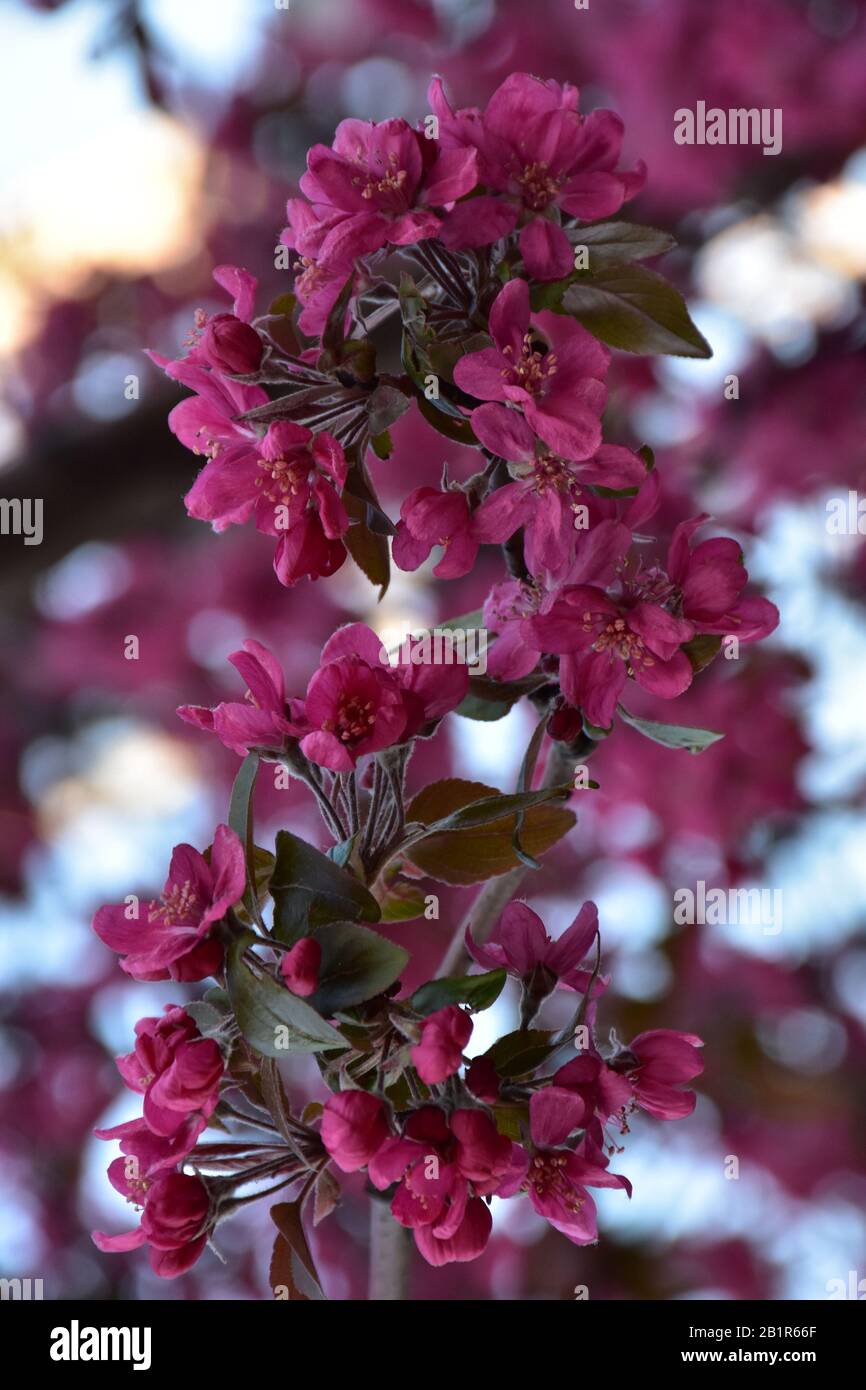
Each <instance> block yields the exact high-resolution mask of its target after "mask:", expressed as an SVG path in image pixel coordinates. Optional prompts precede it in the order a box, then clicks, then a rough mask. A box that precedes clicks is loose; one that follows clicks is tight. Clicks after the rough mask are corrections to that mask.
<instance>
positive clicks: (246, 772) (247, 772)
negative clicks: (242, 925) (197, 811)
mask: <svg viewBox="0 0 866 1390" xmlns="http://www.w3.org/2000/svg"><path fill="white" fill-rule="evenodd" d="M258 773H259V755H258V753H248V754H247V756H246V757H245V758H244V760H243V762H242V763H241V765H240V768H239V769H238V774H237V776H236V777H235V780H234V785H233V787H232V795H231V801H230V802H229V821H228V823H229V828H230V829H231V830H233V831H234V832H235V834H236V835H237V837H238V839H239V840H240V842H241V844H242V845H243V847H244V859H245V861H246V868H247V886H246V891H245V893H244V899H243V902H244V908H245V910H246V913H247V916H248V917H250V918H252V920H253V921H256V922H260V921H261V914H260V912H259V882H258V875H259V869H260V867H261V864H260V862H259V863H257V862H256V847H255V844H254V841H253V792H254V790H255V785H256V778H257V776H258Z"/></svg>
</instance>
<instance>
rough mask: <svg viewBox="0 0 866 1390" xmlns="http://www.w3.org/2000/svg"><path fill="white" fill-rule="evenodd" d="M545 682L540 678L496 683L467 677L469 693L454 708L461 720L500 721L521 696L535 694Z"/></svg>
mask: <svg viewBox="0 0 866 1390" xmlns="http://www.w3.org/2000/svg"><path fill="white" fill-rule="evenodd" d="M546 680H547V677H546V676H543V675H530V676H522V677H521V678H520V679H519V680H514V681H497V680H494V679H493V677H492V676H470V677H469V693H468V695H466V696H465V698H464V699H463V700H462V701H461V703H460V704H459V705H458V706H457V713H458V714H462V715H463V718H464V719H480V720H483V721H484V722H487V723H489V722H491V721H492V720H495V719H504V718H505V716H506V714H507V713H508V711H509V710H510V709H512V707H513V706H514V705H516V704H517V701H518V700H520V699H521V698H522V697H523V696H524V695H530V694H531V693H532V691H533V690H538V688H539V686H542V685H544V683H545V681H546Z"/></svg>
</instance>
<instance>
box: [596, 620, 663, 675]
mask: <svg viewBox="0 0 866 1390" xmlns="http://www.w3.org/2000/svg"><path fill="white" fill-rule="evenodd" d="M583 630H584V632H591V631H592V614H591V613H584V615H583ZM593 650H594V651H597V652H609V653H610V655H611V656H618V657H621V658H622V660H623V661H624V662H625V663H626V666H627V668H628V673H629V675H630V676H633V675H634V668H635V666H654V665H655V658H654V657H653V656H651V655H650V653H649V652H648V651H647V649H646V646H645V645H644V640H643V638H642V637H638V635H637V633H636V632H632V631H631V629H630V628H629V626H628V624H627V623H626V621H625V618H613V619H612V621H611V622H609V623H608V624H607V627H605V628H603V629H602V631H601V632H600V633H599V634H598V636H597V637H596V639H595V641H594V642H593Z"/></svg>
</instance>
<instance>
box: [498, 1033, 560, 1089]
mask: <svg viewBox="0 0 866 1390" xmlns="http://www.w3.org/2000/svg"><path fill="white" fill-rule="evenodd" d="M553 1037H554V1034H553V1033H552V1032H545V1031H542V1030H540V1029H535V1028H520V1029H518V1030H517V1032H515V1033H506V1035H505V1037H504V1038H499V1040H498V1041H497V1042H495V1043H494V1044H493V1046H492V1047H491V1048H490V1051H489V1052H485V1054H484V1055H485V1057H486V1058H487V1059H488V1061H490V1062H492V1063H493V1065H494V1067H495V1068H496V1070H497V1072H498V1073H499V1075H500V1076H502V1077H506V1078H512V1077H515V1076H526V1075H528V1074H529V1073H530V1072H533V1071H535V1070H536V1068H537V1067H540V1066H541V1064H542V1063H543V1062H545V1061H546V1060H547V1058H548V1057H549V1056H550V1055H551V1053H552V1052H554V1051H555V1050H556V1046H557V1044H556V1043H552V1042H551V1039H552V1038H553Z"/></svg>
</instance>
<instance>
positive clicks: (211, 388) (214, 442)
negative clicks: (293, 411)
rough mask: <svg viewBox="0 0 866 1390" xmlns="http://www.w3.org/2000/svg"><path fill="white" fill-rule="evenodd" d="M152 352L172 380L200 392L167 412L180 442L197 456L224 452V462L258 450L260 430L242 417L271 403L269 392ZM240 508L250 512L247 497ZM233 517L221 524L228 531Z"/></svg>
mask: <svg viewBox="0 0 866 1390" xmlns="http://www.w3.org/2000/svg"><path fill="white" fill-rule="evenodd" d="M148 356H149V357H150V358H151V360H152V361H154V362H155V363H156V365H157V366H158V367H162V368H163V370H164V371H165V373H166V375H167V376H170V377H171V378H172V380H174V381H179V382H180V383H181V384H182V385H183V386H189V387H190V388H191V390H193V391H195V392H196V394H195V395H194V396H187V397H186V399H185V400H182V401H181V402H180V403H179V404H178V405H176V406H175V407H174V409H173V410H172V411H171V413H170V414H169V417H168V426H169V429H170V430H171V432H172V434H174V435H176V436H177V438H178V439H179V440H180V442H181V444H183V445H184V446H185V447H186V448H187V449H191V450H192V452H193V453H194V454H196V455H197V456H201V455H205V456H206V457H207V458H209V459H214V458H216V457H217V456H218V455H219V456H221V458H222V462H223V465H224V466H225V465H226V464H227V463H234V464H235V465H237V466H240V464H241V462H242V461H243V460H244V459H245V458H246V457H247V456H248V455H250V454H255V452H256V449H257V446H258V443H259V436H258V433H257V431H256V429H255V428H254V427H253V426H252V425H251V424H250V423H249V422H247V421H244V420H241V419H239V418H238V417H240V416H241V415H243V414H245V413H246V411H248V410H254V409H255V407H256V406H259V405H265V404H267V402H268V400H269V399H270V397H269V396H268V394H267V392H266V391H265V390H264V389H263V388H262V387H261V386H244V385H242V383H241V382H239V381H232V380H231V378H230V377H224V376H220V375H219V374H218V373H217V372H212V371H209V370H208V369H207V368H206V367H202V366H199V365H197V364H196V363H194V362H191V361H190V360H189V359H184V358H180V359H178V360H176V361H171V360H169V358H167V357H163V356H161V355H160V354H159V353H156V352H151V353H149V354H148ZM239 509H240V511H241V513H242V518H241V519H245V515H248V514H249V502H248V499H247V498H246V497H242V498H241V499H240V501H239ZM244 514H245V515H244ZM232 519H233V518H227V517H226V515H225V514H223V516H222V518H221V520H220V524H219V526H218V527H216V529H219V530H224V529H225V527H226V526H228V525H229V524H230V521H231V520H232Z"/></svg>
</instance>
